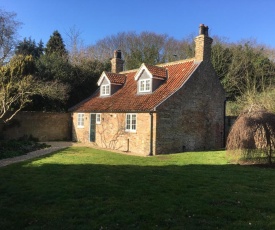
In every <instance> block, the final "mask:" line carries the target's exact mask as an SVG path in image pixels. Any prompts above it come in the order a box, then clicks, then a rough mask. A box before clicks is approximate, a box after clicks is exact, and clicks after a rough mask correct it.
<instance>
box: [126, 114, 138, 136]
mask: <svg viewBox="0 0 275 230" xmlns="http://www.w3.org/2000/svg"><path fill="white" fill-rule="evenodd" d="M125 131H126V132H136V131H137V114H136V113H126V121H125Z"/></svg>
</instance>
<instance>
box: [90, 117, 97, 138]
mask: <svg viewBox="0 0 275 230" xmlns="http://www.w3.org/2000/svg"><path fill="white" fill-rule="evenodd" d="M95 119H96V114H95V113H92V114H91V118H90V142H95V132H96V130H95V129H96V126H95Z"/></svg>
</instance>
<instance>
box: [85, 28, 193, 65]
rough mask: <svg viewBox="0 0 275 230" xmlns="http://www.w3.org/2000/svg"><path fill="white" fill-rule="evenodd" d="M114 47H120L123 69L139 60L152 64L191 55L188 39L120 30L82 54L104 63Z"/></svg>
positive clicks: (191, 49) (110, 55)
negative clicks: (178, 39)
mask: <svg viewBox="0 0 275 230" xmlns="http://www.w3.org/2000/svg"><path fill="white" fill-rule="evenodd" d="M115 49H121V50H122V53H123V58H124V60H125V66H124V67H125V70H127V69H135V68H138V67H140V65H141V63H147V64H151V65H155V64H158V63H163V62H167V61H175V60H180V59H183V58H188V57H192V56H193V54H194V44H193V42H190V41H189V39H183V40H181V41H177V40H175V39H173V38H172V37H169V36H168V35H166V34H156V33H153V32H142V33H140V34H137V33H135V32H127V33H126V32H124V33H118V34H117V35H113V36H108V37H106V38H104V39H101V40H99V41H98V42H97V43H96V44H95V45H93V46H90V47H88V48H87V51H86V53H87V54H88V56H89V57H90V58H91V59H96V60H99V61H103V62H105V61H106V60H108V59H110V57H112V55H113V52H114V50H115Z"/></svg>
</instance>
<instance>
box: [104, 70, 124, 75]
mask: <svg viewBox="0 0 275 230" xmlns="http://www.w3.org/2000/svg"><path fill="white" fill-rule="evenodd" d="M103 72H105V73H106V74H114V75H121V76H125V75H124V74H123V73H121V72H120V73H112V72H108V71H103Z"/></svg>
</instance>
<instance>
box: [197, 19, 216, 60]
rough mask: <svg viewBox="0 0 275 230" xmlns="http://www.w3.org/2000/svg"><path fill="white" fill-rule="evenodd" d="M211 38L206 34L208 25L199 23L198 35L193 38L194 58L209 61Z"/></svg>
mask: <svg viewBox="0 0 275 230" xmlns="http://www.w3.org/2000/svg"><path fill="white" fill-rule="evenodd" d="M212 42H213V39H212V38H210V37H209V36H208V26H205V25H204V24H200V27H199V35H198V36H197V37H196V38H195V45H196V47H195V59H196V60H199V61H204V62H211V44H212Z"/></svg>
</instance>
